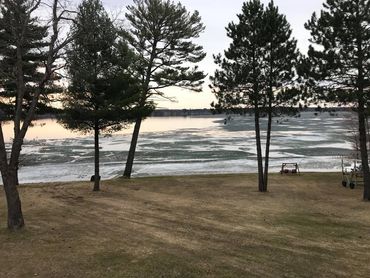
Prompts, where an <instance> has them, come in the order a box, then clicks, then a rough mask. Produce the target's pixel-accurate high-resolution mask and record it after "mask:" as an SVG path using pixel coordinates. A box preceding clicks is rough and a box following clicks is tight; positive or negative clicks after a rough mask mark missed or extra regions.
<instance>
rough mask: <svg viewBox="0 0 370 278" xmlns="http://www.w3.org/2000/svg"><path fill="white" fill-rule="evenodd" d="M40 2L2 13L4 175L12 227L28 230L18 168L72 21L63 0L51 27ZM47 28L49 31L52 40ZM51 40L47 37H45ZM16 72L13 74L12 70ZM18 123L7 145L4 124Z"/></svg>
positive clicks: (8, 0)
mask: <svg viewBox="0 0 370 278" xmlns="http://www.w3.org/2000/svg"><path fill="white" fill-rule="evenodd" d="M40 4H41V1H33V0H3V1H2V3H1V9H0V13H1V16H0V63H1V71H0V87H1V89H0V94H1V97H2V98H1V99H2V101H1V105H0V109H1V119H0V171H1V175H2V179H3V184H4V190H5V195H6V200H7V206H8V228H9V229H11V230H17V229H20V228H22V227H23V226H24V219H23V213H22V206H21V201H20V197H19V193H18V190H17V187H16V185H17V170H18V164H19V157H20V154H21V150H22V145H23V141H24V138H25V136H26V133H27V131H28V128H29V126H30V125H31V123H32V121H33V120H34V118H35V115H36V113H37V112H38V111H40V107H42V106H40V104H41V103H42V102H43V101H47V100H48V96H49V91H50V89H51V88H52V87H53V85H54V79H55V76H56V72H57V71H58V69H59V67H58V66H56V61H57V60H58V59H59V58H61V52H62V50H63V48H64V47H65V46H66V45H67V44H68V43H69V42H70V38H69V37H66V38H65V39H61V38H60V31H61V27H60V22H61V21H62V20H64V19H65V18H66V17H68V12H66V11H65V10H64V9H63V8H62V7H60V5H59V2H58V0H53V2H52V4H51V13H50V14H49V15H51V16H50V21H49V23H50V26H47V25H44V24H42V23H41V21H40V20H39V19H38V18H37V17H35V16H34V14H35V13H36V12H37V11H38V9H39V8H40ZM46 28H48V29H49V30H50V34H49V36H47V32H46V30H47V29H46ZM46 36H47V37H46ZM11 69H12V70H11ZM6 120H11V121H12V122H13V124H14V134H13V141H12V142H11V147H10V149H9V150H8V149H7V148H6V146H5V141H4V134H3V129H2V123H3V122H4V121H6Z"/></svg>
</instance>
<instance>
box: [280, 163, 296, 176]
mask: <svg viewBox="0 0 370 278" xmlns="http://www.w3.org/2000/svg"><path fill="white" fill-rule="evenodd" d="M280 174H298V175H300V174H301V172H300V171H299V166H298V163H282V164H281V170H280Z"/></svg>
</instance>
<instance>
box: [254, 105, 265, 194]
mask: <svg viewBox="0 0 370 278" xmlns="http://www.w3.org/2000/svg"><path fill="white" fill-rule="evenodd" d="M254 122H255V133H256V145H257V165H258V190H259V191H260V192H263V188H264V182H263V161H262V148H261V131H260V115H259V108H258V106H256V107H255V111H254Z"/></svg>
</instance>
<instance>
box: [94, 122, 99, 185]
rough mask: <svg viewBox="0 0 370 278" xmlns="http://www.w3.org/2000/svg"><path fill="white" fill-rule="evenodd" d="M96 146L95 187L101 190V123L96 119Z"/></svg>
mask: <svg viewBox="0 0 370 278" xmlns="http://www.w3.org/2000/svg"><path fill="white" fill-rule="evenodd" d="M94 146H95V174H94V189H93V191H99V190H100V171H99V124H98V121H95V127H94Z"/></svg>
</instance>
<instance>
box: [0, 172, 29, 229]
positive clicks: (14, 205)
mask: <svg viewBox="0 0 370 278" xmlns="http://www.w3.org/2000/svg"><path fill="white" fill-rule="evenodd" d="M2 178H3V184H4V190H5V195H6V201H7V205H8V228H9V229H10V230H13V231H14V230H19V229H21V228H22V227H23V226H24V219H23V214H22V205H21V200H20V198H19V193H18V189H17V184H16V180H17V171H16V170H15V169H14V170H8V171H4V172H3V175H2Z"/></svg>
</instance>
